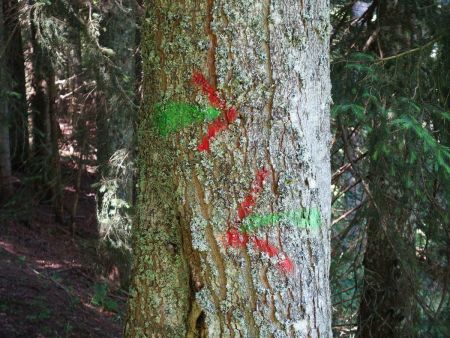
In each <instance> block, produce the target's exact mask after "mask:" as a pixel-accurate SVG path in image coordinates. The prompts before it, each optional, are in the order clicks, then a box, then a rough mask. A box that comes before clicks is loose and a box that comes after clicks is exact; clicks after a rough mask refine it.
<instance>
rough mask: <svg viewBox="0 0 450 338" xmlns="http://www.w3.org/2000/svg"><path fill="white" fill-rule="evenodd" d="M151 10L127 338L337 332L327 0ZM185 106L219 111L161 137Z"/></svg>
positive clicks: (241, 1)
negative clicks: (250, 223)
mask: <svg viewBox="0 0 450 338" xmlns="http://www.w3.org/2000/svg"><path fill="white" fill-rule="evenodd" d="M146 6H147V19H146V20H147V24H146V25H145V26H144V29H143V35H144V37H143V43H142V46H143V53H144V54H143V60H144V100H145V101H144V103H143V105H142V107H143V108H142V112H141V116H140V121H139V126H140V132H139V150H140V160H139V165H140V166H139V170H140V179H139V189H140V190H139V200H138V210H137V218H138V219H137V223H136V225H135V228H134V237H133V238H134V247H133V254H134V256H135V261H134V266H133V272H132V278H133V280H132V289H131V293H130V294H131V297H130V300H129V313H128V320H127V324H126V328H125V332H126V336H127V337H138V336H139V337H142V336H147V337H194V336H202V337H206V336H207V337H275V336H276V337H331V304H330V290H329V263H330V257H329V256H330V243H329V241H330V238H329V224H330V203H331V195H330V179H331V177H330V162H329V144H330V143H329V142H330V130H329V123H330V122H329V103H330V84H329V60H328V54H329V50H328V41H329V13H328V2H327V1H291V0H288V1H284V2H279V1H270V0H259V1H245V0H238V1H234V2H232V3H230V2H227V1H219V0H216V1H212V0H210V1H172V2H170V3H168V2H165V1H147V2H146ZM202 74H204V77H203V75H202ZM180 103H182V104H184V103H186V104H191V105H194V106H195V105H198V106H200V107H208V106H213V107H215V108H216V109H218V110H220V111H221V114H222V115H221V117H219V118H218V120H216V121H215V122H212V123H210V124H209V126H206V123H205V124H200V125H191V126H189V127H186V128H184V129H180V130H177V131H175V132H173V133H172V134H169V135H166V136H164V135H161V134H162V132H161V130H164V129H161V128H163V127H161V125H160V124H159V123H160V122H158V121H163V123H172V122H170V121H173V120H170V119H169V118H167V119H165V118H164V117H165V115H164V114H166V113H167V112H168V111H169V109H166V110H164V109H162V108H161V107H175V106H176V105H177V104H178V105H179V104H180ZM178 107H181V108H179V109H181V111H179V113H180V114H187V113H188V112H187V111H182V109H184V108H182V107H186V105H184V106H182V105H179V106H178ZM234 111H236V114H237V115H238V117H237V119H235V116H234ZM159 116H162V119H159V120H158V118H159ZM166 126H167V124H166ZM170 127H173V128H174V129H176V128H178V127H179V126H178V125H176V124H172V125H170ZM206 130H207V131H206ZM205 133H206V134H205ZM205 135H206V136H205ZM208 135H209V136H212V137H208ZM208 148H209V149H210V150H208ZM312 210H318V214H320V222H318V223H320V224H321V226H320V227H316V226H314V224H313V223H315V222H313V220H312V218H313V217H309V218H308V217H306V219H304V220H300V223H298V222H296V221H295V220H292V219H289V218H287V219H281V217H278V218H279V219H280V220H279V221H278V223H276V224H273V225H272V226H268V227H261V228H259V229H257V230H256V231H255V232H251V233H250V234H249V236H248V237H247V236H246V235H245V234H244V233H243V232H242V230H240V229H242V228H241V226H242V223H244V224H245V222H247V220H246V219H247V218H251V217H254V219H258V217H259V216H258V215H269V216H268V217H272V216H270V214H271V213H277V214H278V215H279V214H284V215H292V214H294V212H297V213H301V212H304V213H305V215H308V214H309V215H312V213H313V212H312ZM273 217H275V216H273ZM260 219H262V217H261V218H260ZM300 224H307V225H308V226H306V228H305V227H301V226H299V225H300Z"/></svg>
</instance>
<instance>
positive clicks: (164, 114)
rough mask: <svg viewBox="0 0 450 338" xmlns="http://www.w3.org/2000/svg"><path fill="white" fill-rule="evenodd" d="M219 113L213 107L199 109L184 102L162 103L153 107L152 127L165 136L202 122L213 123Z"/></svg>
mask: <svg viewBox="0 0 450 338" xmlns="http://www.w3.org/2000/svg"><path fill="white" fill-rule="evenodd" d="M219 115H220V111H218V110H217V109H216V108H213V107H199V106H197V105H194V104H190V103H184V102H170V101H169V102H164V103H158V104H156V105H155V115H154V117H153V122H154V125H155V126H156V128H157V130H158V132H159V133H160V134H161V135H163V136H167V135H168V134H170V133H172V132H175V131H177V130H179V129H182V128H184V127H187V126H189V125H192V124H194V123H199V122H203V121H213V120H214V119H216V118H217V117H218V116H219Z"/></svg>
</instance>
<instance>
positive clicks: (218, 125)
mask: <svg viewBox="0 0 450 338" xmlns="http://www.w3.org/2000/svg"><path fill="white" fill-rule="evenodd" d="M192 81H193V82H194V83H195V84H196V85H198V86H199V87H200V88H201V89H202V92H203V94H204V95H206V96H207V97H208V100H209V103H210V104H211V106H213V107H215V108H217V109H219V110H220V111H221V112H222V114H221V116H219V117H218V118H217V119H216V120H215V121H213V122H212V123H210V124H209V125H208V132H207V134H206V135H205V136H203V138H202V142H201V143H200V144H199V145H198V147H197V149H198V151H210V146H209V145H210V141H211V139H212V138H213V137H215V136H216V135H217V133H219V132H221V131H223V130H225V129H226V128H227V127H228V125H229V124H231V123H233V122H234V121H235V120H236V119H237V116H238V114H237V111H236V108H235V107H229V108H227V103H226V101H225V100H224V99H222V98H220V97H219V95H218V94H217V91H216V90H215V89H214V88H213V86H211V84H210V83H209V82H208V80H206V78H205V77H204V76H203V74H202V73H199V72H194V74H193V75H192Z"/></svg>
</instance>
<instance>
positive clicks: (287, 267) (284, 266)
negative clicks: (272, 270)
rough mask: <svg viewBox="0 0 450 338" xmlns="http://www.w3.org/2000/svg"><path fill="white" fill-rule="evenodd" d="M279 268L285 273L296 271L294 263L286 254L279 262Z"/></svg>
mask: <svg viewBox="0 0 450 338" xmlns="http://www.w3.org/2000/svg"><path fill="white" fill-rule="evenodd" d="M278 268H279V269H280V270H281V271H283V272H284V273H291V272H293V271H294V263H292V261H291V259H290V258H289V257H288V256H286V257H285V258H284V259H282V260H281V261H279V262H278Z"/></svg>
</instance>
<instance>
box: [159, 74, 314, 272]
mask: <svg viewBox="0 0 450 338" xmlns="http://www.w3.org/2000/svg"><path fill="white" fill-rule="evenodd" d="M192 81H193V83H194V84H195V85H197V86H199V87H200V89H201V90H202V92H203V94H204V95H206V96H207V97H208V101H209V104H210V105H211V107H206V108H205V107H203V108H202V107H199V106H197V105H193V104H189V103H179V102H165V103H160V104H157V105H155V115H154V124H155V126H156V128H157V130H158V132H159V133H160V134H161V135H163V136H166V135H168V134H170V133H171V132H174V131H176V130H178V129H181V128H184V127H186V126H189V125H192V124H194V123H197V122H203V121H211V122H210V124H209V125H208V130H207V133H206V135H204V136H203V137H202V141H201V143H200V144H199V145H198V147H197V149H198V151H200V152H202V151H207V152H210V151H211V149H210V142H211V140H212V139H213V138H214V137H215V136H216V135H217V134H218V133H219V132H221V131H223V130H225V129H227V128H228V126H229V125H230V124H231V123H233V122H234V121H236V119H237V117H238V113H237V111H236V108H235V107H233V106H230V107H228V106H227V103H226V100H225V99H223V98H221V97H220V96H219V94H218V93H217V91H216V90H215V89H214V88H213V86H211V84H210V83H209V82H208V80H207V79H206V78H205V77H204V76H203V74H201V73H200V72H194V73H193V75H192ZM267 176H268V171H267V169H266V168H261V169H259V170H258V171H257V172H256V177H255V179H254V181H253V182H252V185H251V187H250V191H249V192H248V194H247V195H246V196H245V197H244V200H243V201H242V202H241V203H240V204H239V206H238V207H237V217H236V220H235V222H234V224H233V225H229V226H228V230H227V231H226V233H225V238H224V239H225V245H226V246H230V247H232V248H246V247H247V245H248V244H249V243H252V244H253V245H254V246H255V248H256V250H258V251H260V252H262V253H265V254H267V255H268V256H269V257H275V256H276V257H278V263H277V266H278V268H279V269H280V270H281V271H282V272H284V273H290V272H293V271H294V268H295V267H294V263H293V262H292V260H291V259H290V258H289V257H288V256H287V255H286V253H284V252H282V251H281V250H280V249H279V248H277V247H276V246H274V245H272V244H270V243H269V241H267V240H265V239H261V238H258V237H256V236H255V235H250V234H249V232H250V231H252V230H254V229H256V228H258V227H261V226H264V225H268V224H273V223H276V222H278V221H280V220H283V219H287V220H292V219H294V220H295V221H297V222H298V224H299V225H298V226H305V225H306V222H309V225H310V226H311V227H314V226H319V223H320V214H319V210H318V209H317V208H311V209H310V210H309V213H308V217H305V215H306V214H305V211H300V210H298V211H294V212H285V213H278V214H269V215H263V216H261V215H251V213H252V212H253V209H254V207H255V206H256V200H257V197H258V195H259V194H260V193H261V192H262V190H263V185H264V181H265V179H266V178H267ZM244 220H245V222H244Z"/></svg>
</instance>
